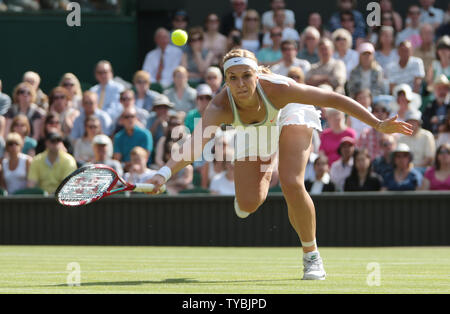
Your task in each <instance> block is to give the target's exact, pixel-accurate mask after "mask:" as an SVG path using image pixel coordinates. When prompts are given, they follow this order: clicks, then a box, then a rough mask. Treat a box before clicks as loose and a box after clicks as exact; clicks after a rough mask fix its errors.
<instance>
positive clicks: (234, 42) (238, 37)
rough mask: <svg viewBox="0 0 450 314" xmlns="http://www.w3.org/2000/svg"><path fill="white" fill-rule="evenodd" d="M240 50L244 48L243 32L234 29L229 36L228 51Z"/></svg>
mask: <svg viewBox="0 0 450 314" xmlns="http://www.w3.org/2000/svg"><path fill="white" fill-rule="evenodd" d="M240 48H242V32H241V31H240V30H238V29H232V30H231V31H230V33H229V34H228V36H227V49H226V51H230V50H233V49H240Z"/></svg>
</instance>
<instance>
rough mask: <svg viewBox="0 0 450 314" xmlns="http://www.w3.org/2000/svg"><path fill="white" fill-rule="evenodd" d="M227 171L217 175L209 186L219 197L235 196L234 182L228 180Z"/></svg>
mask: <svg viewBox="0 0 450 314" xmlns="http://www.w3.org/2000/svg"><path fill="white" fill-rule="evenodd" d="M226 175H227V173H226V171H224V172H222V173H219V174H218V175H216V176H215V177H214V178H213V179H212V181H211V184H210V186H209V189H210V190H211V191H213V192H216V193H218V194H219V195H233V196H234V195H235V193H236V192H235V189H234V180H231V181H230V180H228V179H227V177H226Z"/></svg>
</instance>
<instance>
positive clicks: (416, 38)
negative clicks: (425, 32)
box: [395, 4, 421, 49]
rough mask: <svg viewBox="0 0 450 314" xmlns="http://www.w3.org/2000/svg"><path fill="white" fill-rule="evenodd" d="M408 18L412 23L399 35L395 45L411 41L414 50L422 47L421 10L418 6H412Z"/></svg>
mask: <svg viewBox="0 0 450 314" xmlns="http://www.w3.org/2000/svg"><path fill="white" fill-rule="evenodd" d="M408 18H409V19H410V21H411V23H410V24H409V26H408V27H406V28H405V29H404V30H402V31H401V32H399V33H398V34H397V39H396V42H395V44H396V45H397V46H398V45H400V43H402V42H404V41H405V40H409V41H410V42H411V44H412V46H413V48H414V49H416V48H417V47H419V46H420V44H421V38H420V25H421V24H420V8H419V6H418V5H414V4H413V5H411V6H409V9H408Z"/></svg>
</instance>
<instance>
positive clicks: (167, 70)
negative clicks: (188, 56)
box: [142, 28, 183, 88]
mask: <svg viewBox="0 0 450 314" xmlns="http://www.w3.org/2000/svg"><path fill="white" fill-rule="evenodd" d="M155 43H156V46H157V47H156V48H155V49H154V50H152V51H150V52H149V53H148V54H147V56H146V57H145V61H144V65H143V66H142V70H144V71H146V72H148V73H149V74H150V76H151V77H152V78H154V79H155V80H156V82H157V83H159V84H160V85H161V86H162V87H163V88H167V87H169V86H170V85H172V83H173V71H174V70H175V68H176V67H178V66H179V65H180V63H181V58H182V56H183V51H182V50H181V49H180V48H178V47H175V46H173V45H169V43H170V33H169V31H168V30H167V29H165V28H158V29H157V30H156V32H155Z"/></svg>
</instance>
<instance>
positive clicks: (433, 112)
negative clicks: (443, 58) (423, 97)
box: [423, 74, 450, 135]
mask: <svg viewBox="0 0 450 314" xmlns="http://www.w3.org/2000/svg"><path fill="white" fill-rule="evenodd" d="M432 87H433V92H434V101H432V102H431V103H430V104H429V105H428V106H427V107H426V108H425V111H424V113H423V128H424V129H426V130H428V131H431V132H432V133H433V134H435V135H437V134H438V132H439V127H440V126H441V125H442V124H443V122H444V120H445V118H446V117H447V116H448V115H450V82H449V80H448V78H447V77H446V76H445V75H444V74H442V75H441V76H439V77H438V78H437V79H436V80H435V81H434V84H433V86H432Z"/></svg>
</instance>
